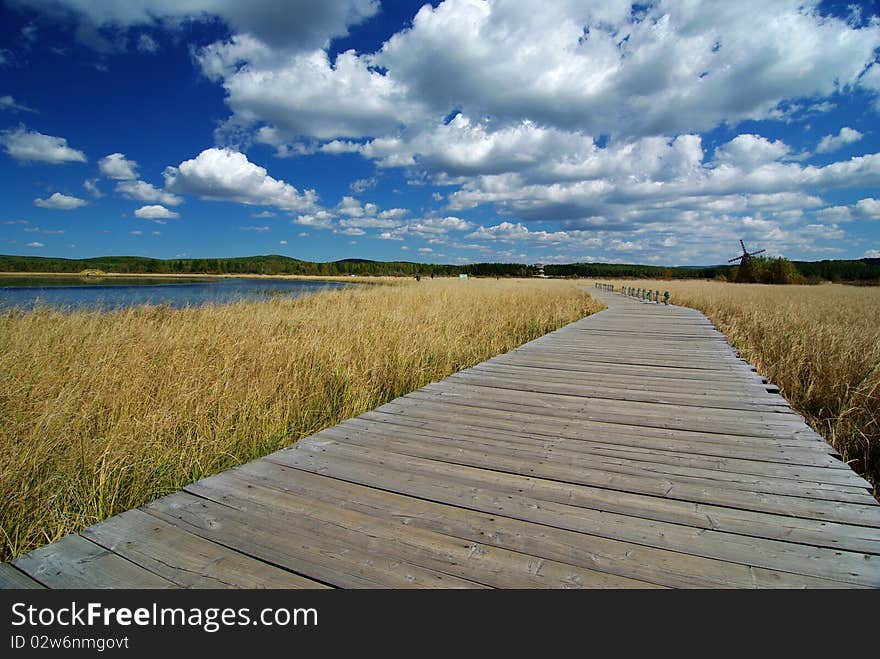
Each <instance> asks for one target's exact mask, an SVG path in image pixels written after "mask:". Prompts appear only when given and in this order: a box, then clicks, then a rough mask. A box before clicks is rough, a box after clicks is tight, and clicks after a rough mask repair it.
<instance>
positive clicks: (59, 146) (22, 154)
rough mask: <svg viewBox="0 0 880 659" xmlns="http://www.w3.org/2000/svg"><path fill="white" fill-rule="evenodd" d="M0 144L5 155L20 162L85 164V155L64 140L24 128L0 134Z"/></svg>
mask: <svg viewBox="0 0 880 659" xmlns="http://www.w3.org/2000/svg"><path fill="white" fill-rule="evenodd" d="M0 144H2V145H3V146H4V147H6V153H8V154H9V155H10V156H12V157H13V158H15V159H16V160H20V161H22V162H43V163H48V164H50V165H60V164H63V163H67V162H86V155H85V154H84V153H83V152H82V151H78V150H76V149H73V148H71V147H69V146H67V140H66V139H65V138H63V137H54V136H52V135H44V134H43V133H39V132H37V131H35V130H28V129H27V128H25V127H24V126H19V127H18V128H15V129H12V130H4V131H2V132H0Z"/></svg>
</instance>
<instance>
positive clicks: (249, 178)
mask: <svg viewBox="0 0 880 659" xmlns="http://www.w3.org/2000/svg"><path fill="white" fill-rule="evenodd" d="M164 176H165V187H166V188H167V189H168V190H170V191H172V192H176V193H181V194H192V195H197V196H199V197H201V198H202V199H210V200H213V201H234V202H238V203H242V204H249V205H256V206H274V207H276V208H279V209H281V210H286V211H298V212H304V211H308V210H310V209H313V208H315V207H316V205H317V198H318V196H317V194H316V193H315V191H314V190H305V191H304V192H300V191H299V190H297V189H296V188H295V187H293V186H292V185H290V184H289V183H285V182H284V181H280V180H277V179H274V178H272V177H271V176H269V174H268V172H267V171H266V169H265V168H263V167H260V166H259V165H255V164H254V163H252V162H251V161H250V160H248V158H247V156H245V155H244V154H243V153H240V152H238V151H233V150H232V149H217V148H210V149H205V150H204V151H202V152H201V153H200V154H199V155H198V156H196V157H195V158H193V159H191V160H185V161H184V162H182V163H180V165H178V166H177V167H167V168H166V169H165V174H164Z"/></svg>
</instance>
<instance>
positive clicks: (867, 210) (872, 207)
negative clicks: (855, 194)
mask: <svg viewBox="0 0 880 659" xmlns="http://www.w3.org/2000/svg"><path fill="white" fill-rule="evenodd" d="M855 215H856V217H860V218H865V219H869V220H880V199H874V198H873V197H868V198H867V199H860V200H859V201H858V202H856V205H855Z"/></svg>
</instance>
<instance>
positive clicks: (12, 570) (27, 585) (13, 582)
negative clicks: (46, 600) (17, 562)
mask: <svg viewBox="0 0 880 659" xmlns="http://www.w3.org/2000/svg"><path fill="white" fill-rule="evenodd" d="M40 588H45V586H44V585H43V584H41V583H40V582H39V581H35V580H34V579H32V578H31V577H29V576H28V575H26V574H25V573H24V572H22V571H21V570H19V569H18V568H16V567H15V566H14V565H11V564H10V563H0V590H19V589H40Z"/></svg>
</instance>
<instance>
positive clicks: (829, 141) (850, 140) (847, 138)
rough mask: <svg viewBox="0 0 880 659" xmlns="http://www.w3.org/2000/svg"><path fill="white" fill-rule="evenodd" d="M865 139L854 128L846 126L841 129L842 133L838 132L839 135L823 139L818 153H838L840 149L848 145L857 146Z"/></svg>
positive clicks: (817, 148) (817, 150)
mask: <svg viewBox="0 0 880 659" xmlns="http://www.w3.org/2000/svg"><path fill="white" fill-rule="evenodd" d="M863 137H864V135H862V133H860V132H859V131H857V130H855V129H854V128H850V127H849V126H844V127H843V128H841V129H840V132H838V133H837V135H826V136H825V137H823V138H822V139H821V141H820V142H819V146H817V147H816V152H817V153H829V152H831V151H837V150H838V149H840V148H843V147H845V146H846V145H847V144H855V143H856V142H858V141H859V140H860V139H862V138H863Z"/></svg>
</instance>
